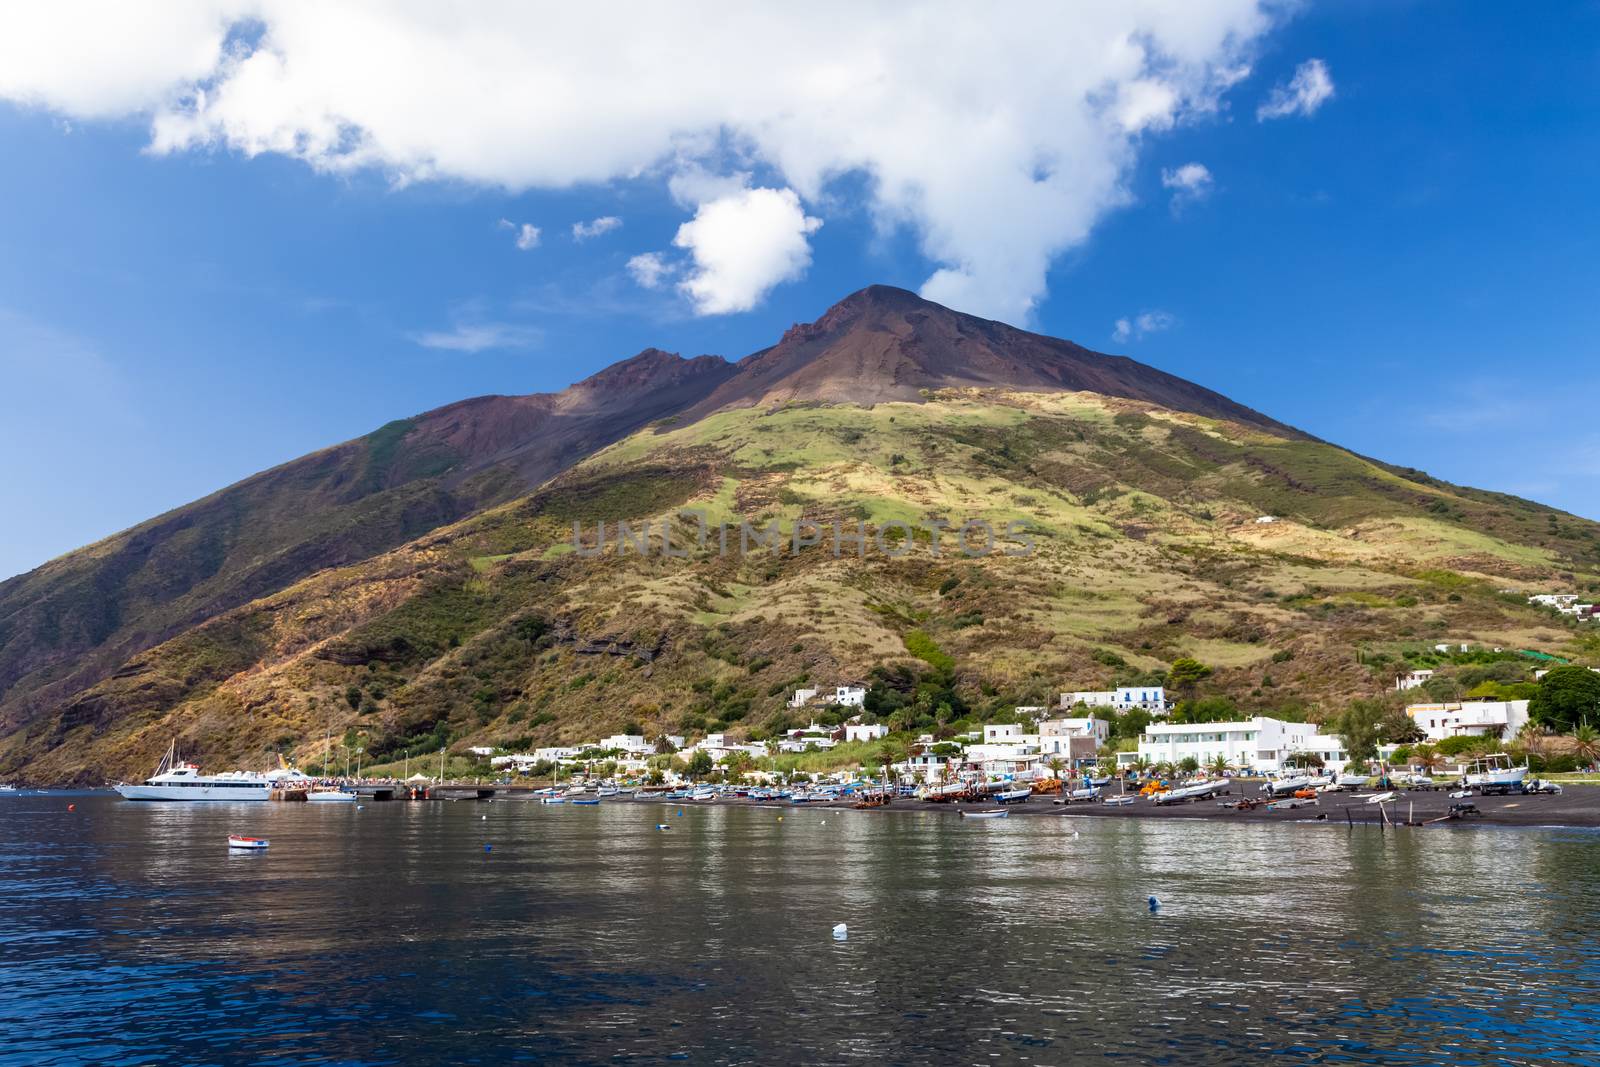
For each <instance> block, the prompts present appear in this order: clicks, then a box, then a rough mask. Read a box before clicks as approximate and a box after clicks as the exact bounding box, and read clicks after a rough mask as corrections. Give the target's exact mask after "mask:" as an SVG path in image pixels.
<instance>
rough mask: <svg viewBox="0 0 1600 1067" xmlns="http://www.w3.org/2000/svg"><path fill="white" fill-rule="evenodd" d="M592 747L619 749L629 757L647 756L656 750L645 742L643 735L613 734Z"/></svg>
mask: <svg viewBox="0 0 1600 1067" xmlns="http://www.w3.org/2000/svg"><path fill="white" fill-rule="evenodd" d="M594 747H596V748H603V749H620V750H621V751H622V752H624V753H626V754H627V755H630V756H638V755H647V754H649V753H652V752H654V751H655V750H656V746H655V745H653V744H651V743H650V742H649V741H646V740H645V739H644V735H643V734H613V735H612V736H610V737H607V738H605V739H603V740H602V741H600V743H599V744H597V745H595V746H594Z"/></svg>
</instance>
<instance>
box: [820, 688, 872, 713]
mask: <svg viewBox="0 0 1600 1067" xmlns="http://www.w3.org/2000/svg"><path fill="white" fill-rule="evenodd" d="M866 699H867V687H866V686H864V685H841V686H838V687H836V688H835V689H834V691H833V698H832V699H831V700H829V701H828V703H830V704H838V705H839V706H841V707H846V708H859V707H860V706H861V705H862V704H864V703H866Z"/></svg>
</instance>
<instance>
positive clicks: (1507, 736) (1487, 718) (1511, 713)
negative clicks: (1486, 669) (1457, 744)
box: [1406, 700, 1528, 741]
mask: <svg viewBox="0 0 1600 1067" xmlns="http://www.w3.org/2000/svg"><path fill="white" fill-rule="evenodd" d="M1406 714H1407V715H1409V716H1411V721H1412V722H1414V723H1416V724H1417V729H1419V730H1421V731H1422V732H1423V733H1425V734H1427V735H1428V740H1430V741H1443V740H1444V739H1445V738H1447V737H1457V736H1460V735H1462V734H1467V735H1470V736H1473V737H1495V738H1499V739H1500V740H1503V741H1509V740H1511V739H1512V738H1513V737H1515V736H1517V731H1518V730H1520V729H1522V725H1523V723H1525V722H1527V721H1528V702H1527V701H1526V700H1468V701H1464V702H1462V703H1459V704H1412V705H1411V706H1410V707H1408V708H1406Z"/></svg>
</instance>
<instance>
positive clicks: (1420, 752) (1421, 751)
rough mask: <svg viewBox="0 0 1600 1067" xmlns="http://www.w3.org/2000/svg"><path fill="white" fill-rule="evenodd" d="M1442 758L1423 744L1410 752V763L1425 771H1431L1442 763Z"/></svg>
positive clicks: (1434, 749) (1427, 745) (1429, 746)
mask: <svg viewBox="0 0 1600 1067" xmlns="http://www.w3.org/2000/svg"><path fill="white" fill-rule="evenodd" d="M1443 760H1444V757H1443V756H1440V755H1439V750H1438V749H1436V748H1434V747H1433V746H1432V745H1430V744H1427V743H1426V742H1424V743H1423V744H1420V745H1417V746H1416V747H1414V748H1412V750H1411V762H1413V763H1415V764H1417V765H1418V766H1420V767H1421V768H1422V769H1423V770H1425V771H1431V770H1433V769H1434V768H1435V767H1437V766H1438V765H1439V764H1440V763H1441V762H1443Z"/></svg>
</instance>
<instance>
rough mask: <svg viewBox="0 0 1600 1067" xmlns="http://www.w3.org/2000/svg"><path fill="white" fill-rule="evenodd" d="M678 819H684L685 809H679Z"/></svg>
mask: <svg viewBox="0 0 1600 1067" xmlns="http://www.w3.org/2000/svg"><path fill="white" fill-rule="evenodd" d="M678 817H679V818H680V819H681V818H682V817H683V809H682V808H679V809H678Z"/></svg>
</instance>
